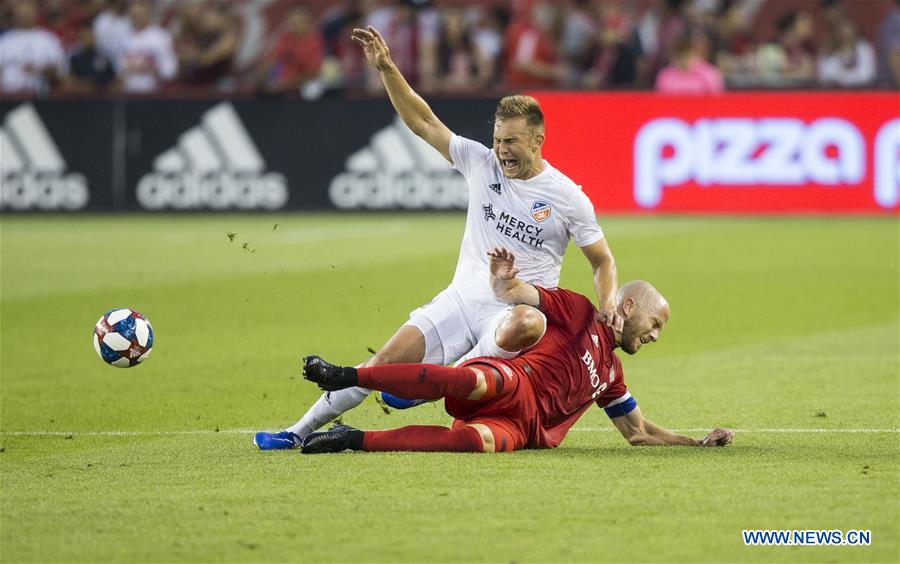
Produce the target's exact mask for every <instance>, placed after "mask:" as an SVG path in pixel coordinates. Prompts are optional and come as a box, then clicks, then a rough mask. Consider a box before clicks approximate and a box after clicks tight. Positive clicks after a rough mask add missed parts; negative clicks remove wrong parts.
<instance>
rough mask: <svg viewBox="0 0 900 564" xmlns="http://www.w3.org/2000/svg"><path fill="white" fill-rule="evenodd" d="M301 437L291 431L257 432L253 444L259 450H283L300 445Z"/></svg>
mask: <svg viewBox="0 0 900 564" xmlns="http://www.w3.org/2000/svg"><path fill="white" fill-rule="evenodd" d="M300 442H301V441H300V437H298V436H297V435H295V434H294V433H291V432H290V431H282V432H280V433H257V434H256V436H254V437H253V444H255V445H256V448H258V449H259V450H283V449H288V448H297V447H298V446H300Z"/></svg>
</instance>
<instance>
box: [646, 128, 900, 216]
mask: <svg viewBox="0 0 900 564" xmlns="http://www.w3.org/2000/svg"><path fill="white" fill-rule="evenodd" d="M875 145H876V147H875V150H874V163H873V164H874V179H873V181H874V182H873V191H874V193H873V196H874V199H875V201H876V202H877V204H878V205H879V206H881V207H883V208H891V207H893V206H896V205H897V201H898V188H900V166H898V165H900V157H898V151H900V120H891V121H889V122H887V123H885V124H883V125H882V127H881V128H880V130H879V133H878V135H877V136H876V139H875ZM866 161H867V147H866V141H865V138H864V137H863V135H862V133H861V132H860V130H859V128H857V126H856V125H854V124H853V123H851V122H849V121H847V120H844V119H840V118H834V117H823V118H820V119H816V120H814V121H811V122H809V123H807V122H804V121H803V120H801V119H797V118H781V117H779V118H758V119H751V118H730V117H728V118H704V119H699V120H697V121H695V122H694V123H688V122H686V121H684V120H681V119H676V118H660V119H655V120H652V121H649V122H647V123H646V124H644V125H643V126H642V127H641V128H640V130H639V131H638V133H637V135H636V136H635V143H634V199H635V202H636V203H637V204H638V205H639V206H641V207H643V208H655V207H657V206H658V205H659V204H660V201H661V200H662V198H663V193H664V191H665V190H666V188H669V187H674V186H679V185H682V184H685V183H687V182H692V181H693V182H695V183H696V184H698V185H700V186H701V187H705V186H712V185H719V186H729V187H731V186H734V187H741V186H748V187H753V186H773V187H779V186H798V187H802V186H805V185H808V184H813V185H819V186H823V187H854V186H856V185H859V184H860V183H862V182H863V181H864V180H865V179H866V165H867V162H866Z"/></svg>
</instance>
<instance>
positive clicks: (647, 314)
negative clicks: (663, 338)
mask: <svg viewBox="0 0 900 564" xmlns="http://www.w3.org/2000/svg"><path fill="white" fill-rule="evenodd" d="M651 310H652V311H651ZM668 320H669V305H668V304H667V303H665V302H662V303H656V304H654V306H653V307H651V308H645V307H641V306H639V305H637V304H634V306H633V309H632V310H631V314H630V315H629V316H628V317H626V318H625V322H624V323H623V325H622V344H621V347H622V350H623V351H625V352H627V353H628V354H634V353H636V352H638V350H640V348H641V347H642V346H644V345H645V344H647V343H655V342H656V341H657V340H659V333H660V331H662V328H663V326H664V325H665V324H666V321H668Z"/></svg>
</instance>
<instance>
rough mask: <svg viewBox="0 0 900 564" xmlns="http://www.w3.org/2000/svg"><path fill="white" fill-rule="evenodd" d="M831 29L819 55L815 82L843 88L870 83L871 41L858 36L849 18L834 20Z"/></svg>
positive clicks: (872, 64) (872, 72)
mask: <svg viewBox="0 0 900 564" xmlns="http://www.w3.org/2000/svg"><path fill="white" fill-rule="evenodd" d="M834 33H835V35H834V36H833V37H829V38H828V46H827V48H826V51H825V53H823V54H822V55H821V56H820V57H819V61H818V71H819V83H820V84H822V85H823V86H826V87H834V86H840V87H844V88H860V87H863V86H869V85H871V84H872V83H873V82H874V81H875V76H876V71H877V65H876V64H875V50H874V49H873V48H872V44H871V43H869V42H868V41H866V40H865V39H864V38H862V37H860V36H859V30H858V29H857V27H856V24H854V23H853V22H852V21H851V20H849V19H845V20H842V21H840V22H838V23H837V24H836V29H835V30H834Z"/></svg>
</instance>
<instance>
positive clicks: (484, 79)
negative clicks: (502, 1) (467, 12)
mask: <svg viewBox="0 0 900 564" xmlns="http://www.w3.org/2000/svg"><path fill="white" fill-rule="evenodd" d="M475 13H476V18H475V19H476V23H475V24H474V25H473V28H472V44H473V45H474V47H475V59H476V61H477V64H478V82H479V84H482V85H485V86H495V85H496V84H497V83H498V82H500V78H501V77H500V64H499V63H500V55H501V54H502V52H503V30H504V29H505V28H506V24H507V23H508V22H509V15H508V13H507V12H506V10H505V9H503V8H500V7H495V8H492V9H487V8H480V7H479V8H476V12H475Z"/></svg>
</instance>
